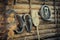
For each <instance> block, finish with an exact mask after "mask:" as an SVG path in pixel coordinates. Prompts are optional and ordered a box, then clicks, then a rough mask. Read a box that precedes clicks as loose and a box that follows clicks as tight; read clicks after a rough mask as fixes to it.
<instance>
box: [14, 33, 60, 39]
mask: <svg viewBox="0 0 60 40" xmlns="http://www.w3.org/2000/svg"><path fill="white" fill-rule="evenodd" d="M58 34H60V33H58ZM52 36H56V33H48V34H42V35H40V38H46V37H52ZM19 37H20V36H19ZM23 37H26V38H28V39H29V38H30V39H34V38H37V35H32V36H23ZM15 38H18V37H17V35H16V36H15Z"/></svg>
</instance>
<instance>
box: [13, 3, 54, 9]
mask: <svg viewBox="0 0 60 40" xmlns="http://www.w3.org/2000/svg"><path fill="white" fill-rule="evenodd" d="M41 6H42V5H36V4H32V5H31V8H35V9H40V8H41ZM49 7H50V8H51V9H53V8H54V6H51V5H49ZM13 8H14V9H29V4H16V5H14V6H13Z"/></svg>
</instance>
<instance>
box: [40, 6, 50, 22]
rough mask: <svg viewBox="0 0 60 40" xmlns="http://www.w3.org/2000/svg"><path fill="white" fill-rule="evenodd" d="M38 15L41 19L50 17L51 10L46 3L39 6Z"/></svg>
mask: <svg viewBox="0 0 60 40" xmlns="http://www.w3.org/2000/svg"><path fill="white" fill-rule="evenodd" d="M39 13H40V16H41V18H42V19H43V20H47V21H48V20H49V19H50V17H51V11H50V8H49V7H48V6H47V5H43V6H42V7H41V11H39Z"/></svg>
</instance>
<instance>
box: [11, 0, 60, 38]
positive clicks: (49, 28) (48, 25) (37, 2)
mask: <svg viewBox="0 0 60 40" xmlns="http://www.w3.org/2000/svg"><path fill="white" fill-rule="evenodd" d="M53 3H54V2H53V0H48V1H47V2H45V4H46V5H48V6H49V8H50V10H51V14H52V16H51V18H52V19H53V20H54V18H55V17H54V15H55V13H54V6H53V5H54V4H53ZM10 4H11V3H10ZM42 4H44V0H43V1H42V0H32V5H31V10H32V12H34V11H36V12H37V13H38V12H39V10H40V8H41V6H42ZM56 4H59V0H57V1H56ZM12 8H13V10H15V11H16V12H17V13H18V14H19V15H20V14H24V13H25V14H26V13H29V1H28V0H17V3H16V5H13V6H12ZM56 8H60V7H58V5H56ZM39 17H40V16H39ZM58 17H60V15H59V16H58ZM59 20H60V19H59ZM54 22H55V20H54ZM54 22H45V21H43V20H42V19H41V17H40V26H39V34H40V37H41V38H42V37H47V36H55V35H56V32H57V27H56V24H54ZM59 22H60V21H59ZM58 28H59V29H60V27H58ZM59 32H60V31H59ZM59 34H60V33H59ZM14 37H15V38H18V39H20V38H25V37H26V38H29V39H34V38H37V34H36V29H35V28H34V27H33V29H32V31H31V33H27V32H26V31H24V33H22V34H17V35H15V36H14ZM15 38H14V39H15Z"/></svg>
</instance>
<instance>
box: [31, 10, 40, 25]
mask: <svg viewBox="0 0 60 40" xmlns="http://www.w3.org/2000/svg"><path fill="white" fill-rule="evenodd" d="M31 17H32V21H33V24H34V26H38V25H39V16H38V11H37V10H31Z"/></svg>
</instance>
